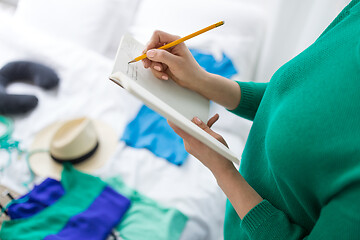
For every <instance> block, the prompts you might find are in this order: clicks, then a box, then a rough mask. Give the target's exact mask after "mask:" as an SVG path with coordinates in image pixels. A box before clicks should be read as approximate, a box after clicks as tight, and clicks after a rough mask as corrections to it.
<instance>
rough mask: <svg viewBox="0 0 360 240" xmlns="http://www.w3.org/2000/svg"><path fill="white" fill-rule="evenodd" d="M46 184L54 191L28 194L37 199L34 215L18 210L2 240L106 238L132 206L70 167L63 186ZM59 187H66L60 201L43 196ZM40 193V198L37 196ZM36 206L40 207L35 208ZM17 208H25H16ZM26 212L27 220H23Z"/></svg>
mask: <svg viewBox="0 0 360 240" xmlns="http://www.w3.org/2000/svg"><path fill="white" fill-rule="evenodd" d="M46 181H47V183H46V184H48V183H51V186H52V187H51V188H49V189H48V188H44V189H43V191H38V190H39V186H41V184H40V185H39V186H38V188H35V189H36V191H35V192H33V193H29V194H28V196H29V200H30V199H36V200H37V201H33V202H32V205H31V206H32V208H31V209H33V210H34V212H33V215H31V214H30V213H29V212H27V211H17V212H16V211H15V212H16V213H17V217H18V219H15V220H11V221H5V222H4V223H3V225H2V228H1V231H0V239H4V240H5V239H11V240H23V239H34V240H37V239H66V240H71V239H74V240H75V239H90V240H100V239H106V238H107V236H108V235H109V234H110V233H111V230H112V229H113V228H114V227H115V226H116V225H117V224H118V223H119V222H120V220H121V218H122V217H123V215H124V214H125V212H126V211H127V210H128V208H129V207H130V200H129V199H127V198H126V197H124V196H122V195H120V194H119V193H117V192H115V191H114V190H113V189H111V188H110V187H109V186H107V185H106V184H105V183H104V182H103V181H101V180H100V179H99V178H97V177H94V176H91V175H88V174H84V173H81V172H79V171H77V170H75V169H74V168H73V167H72V166H71V165H70V164H65V165H64V170H63V172H62V179H61V183H60V182H58V183H56V181H55V180H51V181H50V180H46ZM46 184H45V185H46ZM56 184H58V185H62V186H63V188H64V194H63V195H62V196H61V197H60V198H59V199H58V200H57V201H55V202H54V201H53V200H54V198H52V197H49V198H46V197H41V196H46V195H47V193H46V191H47V190H49V193H50V194H51V193H53V191H54V189H55V188H58V189H60V187H59V186H56ZM39 192H40V193H41V196H37V194H36V193H39ZM30 196H31V198H30ZM34 196H35V197H34ZM24 197H25V196H24ZM25 203H26V202H25ZM19 204H24V203H19ZM36 204H39V205H40V207H34V205H36ZM17 205H18V204H17ZM43 206H48V207H45V208H43ZM14 209H21V210H23V209H24V208H21V207H20V206H17V208H14ZM14 209H13V210H14ZM39 209H40V210H39ZM24 212H25V213H26V214H25V215H24V216H25V217H26V218H21V217H22V215H21V214H22V213H24ZM30 215H31V216H30Z"/></svg>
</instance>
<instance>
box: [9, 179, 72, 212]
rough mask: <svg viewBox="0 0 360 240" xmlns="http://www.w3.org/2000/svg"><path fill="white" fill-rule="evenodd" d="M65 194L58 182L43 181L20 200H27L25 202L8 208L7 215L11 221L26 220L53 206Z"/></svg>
mask: <svg viewBox="0 0 360 240" xmlns="http://www.w3.org/2000/svg"><path fill="white" fill-rule="evenodd" d="M64 193H65V190H64V188H63V186H62V185H61V183H60V182H59V181H56V180H54V179H51V178H47V179H45V181H43V182H42V183H41V184H40V185H38V186H35V187H34V189H33V190H31V191H30V192H29V193H27V194H26V195H24V196H22V197H21V198H20V199H25V198H28V200H27V201H26V202H23V203H15V204H12V205H10V206H9V208H8V213H9V216H10V218H11V219H20V218H28V217H31V216H33V215H35V214H36V213H38V212H40V211H41V210H43V209H45V208H46V207H48V206H51V205H52V204H54V203H55V202H56V201H57V200H58V199H59V198H61V197H62V196H63V195H64Z"/></svg>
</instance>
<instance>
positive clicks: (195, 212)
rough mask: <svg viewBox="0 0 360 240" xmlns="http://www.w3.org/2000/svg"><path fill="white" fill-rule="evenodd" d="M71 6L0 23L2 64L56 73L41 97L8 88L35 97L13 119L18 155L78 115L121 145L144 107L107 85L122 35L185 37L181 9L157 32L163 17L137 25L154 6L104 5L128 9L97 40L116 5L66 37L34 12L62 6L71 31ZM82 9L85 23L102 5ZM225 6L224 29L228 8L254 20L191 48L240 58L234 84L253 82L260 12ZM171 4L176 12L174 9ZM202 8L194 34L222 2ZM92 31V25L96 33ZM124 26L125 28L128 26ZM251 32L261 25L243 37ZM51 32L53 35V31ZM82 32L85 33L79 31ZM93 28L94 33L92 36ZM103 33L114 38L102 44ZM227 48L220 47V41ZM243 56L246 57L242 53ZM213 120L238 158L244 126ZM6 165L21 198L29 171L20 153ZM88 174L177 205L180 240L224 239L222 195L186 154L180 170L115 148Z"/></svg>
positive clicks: (28, 8) (25, 88) (22, 11)
mask: <svg viewBox="0 0 360 240" xmlns="http://www.w3.org/2000/svg"><path fill="white" fill-rule="evenodd" d="M60 2H62V3H60ZM71 2H72V1H55V0H51V1H50V0H46V1H45V0H32V1H31V2H30V1H28V0H26V1H20V3H19V7H18V9H17V11H16V13H15V16H7V15H4V14H3V15H0V52H1V55H0V66H3V65H4V64H6V63H7V62H9V61H13V60H18V59H23V60H31V61H37V62H40V63H44V64H46V65H48V66H50V67H51V68H53V69H54V70H56V72H57V73H58V75H59V77H60V79H61V81H60V85H59V87H58V88H57V89H56V90H51V91H44V90H41V89H39V88H38V87H35V86H30V85H28V84H23V83H16V84H12V85H11V86H10V87H9V88H8V91H9V92H11V93H20V92H21V93H29V94H34V95H36V96H37V97H38V98H39V104H38V106H37V107H36V109H35V110H33V111H32V112H30V113H28V114H25V115H20V116H19V115H17V116H11V117H12V118H13V120H14V122H15V125H14V126H15V128H14V133H13V137H14V138H15V139H18V140H19V141H20V142H21V147H22V148H24V149H27V148H28V147H29V146H30V145H31V143H32V140H33V138H34V136H35V135H36V133H38V132H39V131H40V130H41V129H43V128H44V127H46V126H47V125H49V124H51V123H53V122H54V121H58V120H66V119H71V118H75V117H81V116H88V117H91V118H95V119H99V120H102V121H104V122H106V123H108V124H109V125H110V126H112V127H113V129H114V130H115V131H116V134H117V135H118V136H119V138H120V137H121V135H122V133H123V131H124V128H125V127H126V125H127V124H128V122H129V121H130V120H131V119H132V118H133V117H134V116H135V115H136V113H137V111H138V110H139V109H140V107H141V106H142V103H141V102H139V101H138V100H137V99H135V98H134V97H132V96H130V95H129V94H127V93H126V92H125V91H124V90H123V89H121V88H119V87H118V86H116V85H115V84H114V83H112V82H111V81H109V80H108V76H109V74H110V73H111V70H112V67H113V57H114V54H115V52H116V46H117V44H118V40H119V38H120V35H121V34H122V33H124V32H126V31H127V32H130V33H132V34H133V35H134V36H136V37H137V39H138V40H140V41H142V42H144V41H146V39H148V38H149V37H150V35H151V32H152V31H153V30H155V29H156V28H161V29H163V30H169V28H170V27H171V26H172V28H173V29H178V30H179V32H178V33H176V34H184V33H185V32H186V30H187V29H186V28H187V27H186V26H182V25H181V23H179V20H178V21H176V19H178V18H179V16H180V15H181V14H182V12H184V11H190V10H191V9H190V10H189V9H186V8H185V7H184V8H183V9H178V10H179V11H177V14H178V15H179V16H176V17H174V18H170V16H165V17H168V19H169V21H168V22H167V25H164V22H163V21H162V20H161V19H160V18H158V19H157V18H153V19H152V21H145V20H144V19H143V16H144V14H145V13H146V11H149V8H150V7H151V6H154V2H153V1H145V0H144V1H142V2H141V1H130V0H128V1H126V0H109V2H110V3H111V4H114V2H116V4H117V5H115V6H118V7H121V6H123V7H125V6H126V9H127V10H126V11H125V12H126V14H127V15H126V14H125V13H124V14H125V15H123V16H121V17H119V18H118V19H115V20H114V22H113V23H112V24H113V25H111V24H110V23H108V22H107V24H109V25H111V26H112V27H113V28H114V27H115V26H120V25H117V24H118V23H119V21H120V22H121V23H122V25H121V29H119V31H118V32H117V33H116V34H115V35H114V33H113V32H114V31H113V30H112V31H111V28H110V26H108V27H109V28H110V31H108V32H104V31H105V30H104V29H102V28H104V27H103V26H104V25H101V24H102V21H104V19H106V17H108V15H109V11H110V10H111V11H113V9H112V8H111V6H114V5H108V4H105V6H102V5H103V4H102V5H101V6H102V8H101V10H99V11H98V12H100V13H101V14H102V15H101V16H97V17H98V18H95V16H93V17H92V19H87V20H86V21H85V20H84V22H81V21H80V23H79V25H78V26H76V27H74V28H73V29H67V30H66V29H65V30H64V31H63V32H61V31H62V30H61V31H60V25H59V24H60V23H59V22H56V21H59V19H56V16H57V13H56V12H55V10H52V11H53V12H51V11H50V12H51V14H47V15H46V14H45V13H44V12H49V11H47V10H46V8H45V9H44V10H41V7H40V6H42V7H44V6H45V5H47V4H51V3H52V4H55V5H56V4H60V5H58V6H57V7H56V8H57V9H58V11H59V13H58V14H59V15H61V14H63V12H62V9H60V8H59V6H63V7H64V8H65V10H64V9H63V11H67V10H66V9H67V7H68V6H70V5H71V6H73V8H74V9H73V10H74V11H72V12H71V11H70V13H69V14H68V15H67V19H66V21H65V22H66V23H69V22H70V21H72V20H71V18H74V19H76V18H77V17H78V16H76V13H77V12H76V10H79V9H78V8H79V7H81V4H80V3H81V1H79V2H80V3H79V5H76V4H75V5H74V4H71ZM89 2H91V3H89V4H88V5H89V6H91V7H89V9H88V10H87V9H83V12H84V14H88V15H90V14H94V12H92V11H93V10H94V8H96V7H97V6H100V5H97V4H99V1H96V0H94V1H89ZM162 2H164V1H159V0H157V2H156V4H157V5H162ZM245 2H246V1H245ZM228 3H229V4H231V5H226V7H225V8H224V10H223V11H224V12H223V13H222V14H220V16H221V15H226V14H225V13H226V12H229V13H231V14H232V15H229V16H228V17H227V18H226V19H225V21H230V23H229V24H231V22H232V21H235V20H236V21H241V20H243V19H242V18H239V15H238V14H237V11H233V10H232V9H233V7H234V6H235V7H238V8H240V9H243V10H242V11H243V12H246V11H249V9H250V10H251V11H252V14H249V13H248V16H249V15H252V17H251V18H250V20H249V19H248V20H247V23H244V24H243V26H242V27H241V28H240V29H237V30H236V29H235V30H234V29H230V30H226V29H225V30H224V32H222V33H221V34H220V35H221V36H222V37H219V36H217V37H216V36H215V37H214V39H215V40H212V41H208V40H204V39H206V38H203V40H199V41H194V42H193V43H192V44H190V45H191V47H192V48H195V49H202V50H206V51H208V52H211V53H212V54H214V55H215V56H217V57H221V53H222V52H225V53H227V54H228V55H229V56H230V57H231V58H233V59H235V57H236V56H237V59H238V60H237V61H235V64H236V66H237V67H238V68H239V69H240V68H241V69H240V70H239V75H238V76H236V77H238V78H239V77H240V78H242V79H244V80H249V79H250V78H251V76H252V75H253V71H254V66H255V63H256V61H257V57H258V54H259V52H258V51H259V50H258V49H259V46H260V41H259V39H261V36H262V34H263V33H264V32H263V31H264V26H263V19H262V17H261V16H262V14H261V9H260V8H258V7H257V5H256V4H250V5H249V4H248V3H246V4H245V3H236V2H234V1H230V0H228ZM66 4H70V5H66ZM83 4H84V3H83ZM121 4H122V5H121ZM171 4H175V2H172V3H171ZM197 4H198V5H194V8H192V11H193V14H190V15H193V20H192V21H193V22H195V18H197V17H199V16H198V14H195V12H196V11H194V9H196V8H197V7H200V6H201V5H202V4H204V1H198V2H197ZM184 6H186V4H185V5H184ZM208 6H209V12H208V13H207V14H204V15H201V16H200V18H199V19H201V21H200V20H199V21H198V25H196V24H194V26H191V27H192V29H197V28H199V27H200V26H202V25H207V23H210V24H211V23H212V22H214V20H215V19H217V16H212V17H210V16H211V15H213V14H212V13H214V12H216V11H217V10H218V9H219V3H217V2H216V1H213V2H211V1H210V3H208ZM41 11H43V12H41ZM87 11H88V12H87ZM158 11H160V10H158ZM122 12H124V11H121V10H119V14H121V13H122ZM130 12H132V13H130ZM71 14H73V15H71ZM112 14H114V11H113V13H112ZM168 14H170V13H168ZM97 15H99V14H97ZM190 15H189V16H190ZM40 16H43V17H44V18H49V21H47V22H46V23H44V21H43V19H40ZM52 18H53V19H52ZM125 20H126V21H127V22H126V24H125V23H124V21H125ZM74 21H75V20H74ZM66 23H65V24H66ZM160 23H161V24H160ZM62 24H64V23H62ZM91 24H93V25H94V26H92V27H93V29H92V28H85V27H83V26H85V25H86V26H88V27H89V26H91ZM95 24H97V25H96V26H95ZM248 24H250V25H248ZM251 24H253V25H251ZM125 25H128V26H130V27H128V28H125V27H124V26H125ZM155 26H156V27H155ZM174 26H175V27H174ZM187 26H188V27H189V26H190V25H189V24H188V25H187ZM249 26H258V27H256V28H254V27H253V29H250V28H251V27H249ZM56 28H59V29H57V30H56ZM69 28H70V27H69ZM254 29H255V30H254ZM80 30H83V32H77V31H80ZM100 30H101V33H98V32H99V31H100ZM87 31H88V32H87ZM94 31H95V33H96V34H95V37H94V36H92V37H89V36H90V35H91V34H92V35H94ZM109 33H111V34H110V35H109V36H106V34H109ZM99 35H101V36H99ZM225 40H226V41H227V42H225V43H224V41H225ZM104 43H106V44H104ZM238 43H240V45H242V46H243V47H242V48H238V49H236V51H234V50H233V49H229V47H228V45H229V44H234V45H236V44H238ZM246 49H248V51H245V50H246ZM239 56H240V57H239ZM216 112H218V113H220V120H219V122H218V123H216V124H215V125H214V130H215V131H217V132H219V133H220V134H222V135H223V137H224V138H225V139H226V141H227V142H228V144H229V146H230V149H231V150H232V151H233V152H235V154H236V155H237V156H238V157H239V158H240V157H241V153H242V150H243V148H244V145H245V141H246V138H247V133H248V131H249V128H250V126H251V123H250V122H248V121H246V120H243V119H240V118H237V117H236V116H234V115H232V114H231V113H229V112H227V111H226V110H225V109H223V108H221V107H220V106H218V105H216V104H215V103H212V106H211V113H212V114H214V113H216ZM235 126H236V127H235ZM15 155H16V154H15ZM13 158H14V159H17V160H14V161H13V162H12V164H11V165H10V166H9V167H8V168H7V169H6V170H5V171H4V172H3V173H2V175H1V177H0V181H1V182H0V183H1V184H3V185H5V186H7V187H9V188H11V189H13V190H15V191H17V192H18V193H25V192H26V191H27V189H26V188H25V187H23V185H22V183H23V182H26V181H28V180H29V179H30V173H29V170H28V168H27V165H26V162H25V159H24V157H23V156H22V155H19V156H13ZM5 161H6V157H5V155H4V154H3V153H1V154H0V163H1V164H5ZM94 175H98V176H101V177H108V176H114V175H120V176H121V177H122V178H123V180H124V181H125V183H126V184H127V185H129V186H130V187H132V188H134V189H137V190H138V191H139V192H141V193H142V194H144V195H146V196H148V197H150V198H152V199H154V200H156V201H158V202H159V203H161V204H163V205H165V206H171V207H175V208H177V209H178V210H180V211H181V212H183V213H184V214H185V215H187V216H188V217H189V221H188V223H187V225H186V227H185V230H184V232H183V234H182V236H181V239H184V240H186V239H191V240H194V239H207V240H218V239H221V238H222V225H223V221H224V211H225V203H226V197H225V195H224V194H223V193H222V191H221V189H220V188H219V187H218V186H217V183H216V181H215V179H214V177H213V176H212V175H211V173H210V171H208V170H207V169H206V168H205V167H204V166H203V165H202V164H201V163H200V162H199V161H198V160H197V159H195V158H194V157H192V156H189V157H188V159H187V160H186V162H185V163H184V164H183V165H182V166H180V167H179V166H175V165H173V164H171V163H169V162H167V161H165V160H164V159H161V158H158V157H156V156H154V155H153V154H152V153H151V152H150V151H148V150H146V149H134V148H131V147H128V146H126V145H125V144H124V143H123V142H121V141H119V142H118V146H117V149H116V151H115V153H114V155H113V156H112V158H111V159H110V160H109V161H108V163H107V164H106V165H105V166H104V167H103V168H101V169H99V170H98V171H97V172H95V173H94ZM40 181H42V179H41V178H39V177H36V178H35V179H34V181H33V183H38V182H40Z"/></svg>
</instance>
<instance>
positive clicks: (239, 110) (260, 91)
mask: <svg viewBox="0 0 360 240" xmlns="http://www.w3.org/2000/svg"><path fill="white" fill-rule="evenodd" d="M237 83H238V84H239V86H240V91H241V98H240V103H239V105H238V106H237V107H236V108H235V109H234V110H229V111H230V112H232V113H235V114H236V115H238V116H240V117H243V118H246V119H248V120H251V121H252V120H254V117H255V115H256V112H257V109H258V107H259V105H260V102H261V99H262V97H263V95H264V92H265V90H266V87H267V85H268V84H267V83H254V82H237Z"/></svg>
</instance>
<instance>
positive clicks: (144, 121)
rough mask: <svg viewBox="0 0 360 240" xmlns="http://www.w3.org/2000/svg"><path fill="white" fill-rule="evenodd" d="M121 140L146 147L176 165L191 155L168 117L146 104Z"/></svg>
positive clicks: (128, 143) (128, 126)
mask: <svg viewBox="0 0 360 240" xmlns="http://www.w3.org/2000/svg"><path fill="white" fill-rule="evenodd" d="M121 140H122V141H124V142H125V143H126V145H128V146H130V147H133V148H146V149H148V150H150V151H151V152H152V153H154V154H155V155H156V156H158V157H161V158H164V159H166V160H168V161H169V162H171V163H173V164H176V165H181V164H183V163H184V161H185V160H186V158H187V156H188V155H189V154H188V153H187V152H186V151H185V148H184V142H183V140H182V138H181V137H179V136H178V135H177V134H176V133H175V132H174V130H172V128H171V127H170V126H169V124H168V123H167V121H166V119H165V118H164V117H162V116H160V115H159V114H158V113H156V112H154V111H153V110H151V109H150V108H148V107H147V106H145V105H143V106H142V107H141V109H140V111H139V112H138V114H137V116H136V117H135V118H134V119H133V120H132V121H131V122H130V123H129V124H128V125H127V126H126V128H125V131H124V133H123V136H122V137H121Z"/></svg>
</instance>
